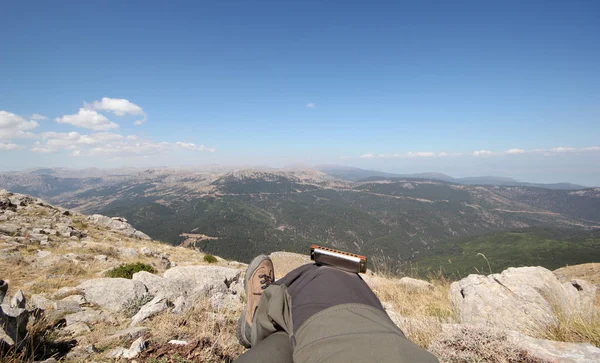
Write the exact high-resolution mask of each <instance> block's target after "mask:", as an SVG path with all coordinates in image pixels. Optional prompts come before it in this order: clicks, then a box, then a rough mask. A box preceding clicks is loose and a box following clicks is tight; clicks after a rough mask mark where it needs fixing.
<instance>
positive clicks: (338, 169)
mask: <svg viewBox="0 0 600 363" xmlns="http://www.w3.org/2000/svg"><path fill="white" fill-rule="evenodd" d="M317 169H318V170H320V171H322V172H324V173H327V174H329V175H331V176H333V177H336V178H339V179H342V180H348V181H360V180H364V179H368V178H372V177H383V178H414V179H431V180H442V181H448V182H453V183H458V184H465V185H498V186H521V187H537V188H546V189H560V190H577V189H586V188H589V187H586V186H583V185H578V184H573V183H528V182H521V181H518V180H516V179H513V178H507V177H499V176H480V177H465V178H453V177H451V176H449V175H446V174H442V173H435V172H431V173H415V174H395V173H387V172H382V171H377V170H367V169H360V168H354V167H347V166H338V165H322V166H318V167H317Z"/></svg>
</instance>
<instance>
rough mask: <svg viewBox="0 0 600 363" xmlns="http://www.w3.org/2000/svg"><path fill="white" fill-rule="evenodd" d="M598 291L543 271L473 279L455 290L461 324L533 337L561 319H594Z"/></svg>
mask: <svg viewBox="0 0 600 363" xmlns="http://www.w3.org/2000/svg"><path fill="white" fill-rule="evenodd" d="M595 296H596V289H595V287H594V286H593V285H591V284H587V283H586V282H585V281H580V280H579V282H577V281H575V282H574V283H568V284H564V285H563V284H561V283H560V281H558V279H557V278H556V276H555V275H554V274H553V273H552V272H551V271H549V270H547V269H545V268H543V267H519V268H513V267H511V268H509V269H507V270H505V271H503V272H502V273H500V274H493V275H489V276H487V277H486V276H482V275H469V276H468V277H467V278H464V279H462V280H460V281H458V282H454V283H452V285H451V287H450V299H451V301H452V305H453V307H454V310H455V313H456V316H457V319H458V321H459V322H461V323H469V324H481V325H488V326H494V327H498V328H501V329H507V330H517V331H520V332H522V333H525V334H533V335H535V334H536V333H538V332H540V331H543V330H545V329H547V328H548V327H549V326H551V325H555V324H556V323H557V316H556V313H557V312H560V313H561V314H563V315H565V316H574V315H582V316H587V317H589V316H591V314H593V311H594V308H593V305H594V300H595Z"/></svg>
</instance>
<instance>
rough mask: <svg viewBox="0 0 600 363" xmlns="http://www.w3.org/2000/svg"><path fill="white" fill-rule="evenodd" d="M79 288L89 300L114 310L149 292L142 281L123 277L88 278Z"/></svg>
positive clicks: (120, 309)
mask: <svg viewBox="0 0 600 363" xmlns="http://www.w3.org/2000/svg"><path fill="white" fill-rule="evenodd" d="M77 288H78V289H79V290H81V291H82V292H83V294H84V296H85V299H86V300H87V301H88V302H90V303H92V304H95V305H98V306H100V307H102V308H103V309H105V310H108V311H112V312H120V311H122V310H123V309H124V308H125V306H126V304H127V302H128V301H133V300H139V299H141V298H142V296H143V295H145V294H146V293H147V290H146V286H144V284H142V283H141V282H139V281H133V280H128V279H123V278H99V279H92V280H87V281H85V282H84V283H82V284H80V285H79V286H77Z"/></svg>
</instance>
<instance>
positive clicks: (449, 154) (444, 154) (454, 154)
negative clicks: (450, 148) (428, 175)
mask: <svg viewBox="0 0 600 363" xmlns="http://www.w3.org/2000/svg"><path fill="white" fill-rule="evenodd" d="M462 155H463V153H447V152H445V151H442V152H441V153H439V154H437V156H441V157H446V156H462Z"/></svg>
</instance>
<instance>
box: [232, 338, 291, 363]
mask: <svg viewBox="0 0 600 363" xmlns="http://www.w3.org/2000/svg"><path fill="white" fill-rule="evenodd" d="M261 362H264V363H271V362H272V363H288V362H289V363H291V362H293V360H292V346H291V345H290V338H289V336H288V335H287V333H286V332H284V331H279V332H276V333H274V334H271V335H269V336H268V337H266V338H265V339H263V340H261V341H260V342H258V343H257V344H256V346H252V349H250V350H247V351H246V352H245V353H244V354H242V355H241V356H240V357H239V358H238V359H236V363H261Z"/></svg>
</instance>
